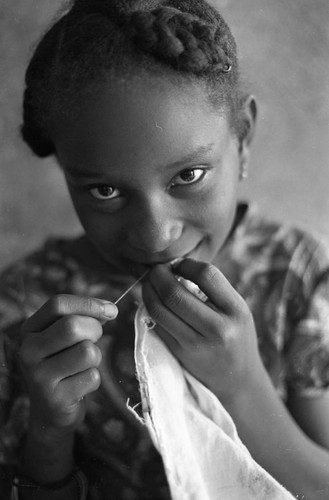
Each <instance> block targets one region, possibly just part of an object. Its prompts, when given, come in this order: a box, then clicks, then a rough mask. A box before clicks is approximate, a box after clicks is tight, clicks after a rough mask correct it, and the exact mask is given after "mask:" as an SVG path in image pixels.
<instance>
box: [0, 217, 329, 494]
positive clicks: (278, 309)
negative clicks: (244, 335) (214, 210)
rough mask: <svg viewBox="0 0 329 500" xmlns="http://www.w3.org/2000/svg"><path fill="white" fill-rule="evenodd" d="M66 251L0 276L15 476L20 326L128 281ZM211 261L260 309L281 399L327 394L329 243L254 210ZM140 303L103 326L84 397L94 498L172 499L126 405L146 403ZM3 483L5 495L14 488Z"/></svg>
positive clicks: (4, 385) (33, 258)
mask: <svg viewBox="0 0 329 500" xmlns="http://www.w3.org/2000/svg"><path fill="white" fill-rule="evenodd" d="M67 248H68V241H67V240H65V239H55V238H54V239H50V240H48V241H47V242H46V243H45V245H44V246H43V247H42V248H41V249H40V250H38V251H36V252H34V253H33V254H31V255H29V256H28V257H26V258H24V259H21V260H20V261H18V262H16V263H15V264H13V265H12V266H10V267H9V268H7V269H6V270H4V271H3V272H2V275H1V278H0V465H3V466H5V467H4V470H5V471H9V473H10V471H12V470H14V469H15V466H16V465H17V463H18V461H19V455H20V450H21V448H22V446H23V443H24V436H25V433H26V428H27V419H28V414H29V398H28V395H27V391H26V387H25V384H24V380H23V378H22V377H21V373H20V367H19V362H18V357H17V349H18V345H19V332H20V326H21V324H22V322H23V321H24V320H25V319H26V318H27V317H29V316H30V315H31V314H32V313H34V312H35V311H36V310H37V309H39V307H40V306H41V305H42V304H43V303H44V302H45V301H46V300H47V299H48V298H50V297H52V296H53V295H54V294H60V293H69V294H75V295H84V296H93V297H100V298H104V299H108V300H115V299H116V298H117V297H118V296H119V295H120V294H121V292H122V291H123V290H124V289H125V288H126V287H127V282H126V281H125V279H124V278H123V277H122V278H120V276H113V275H111V276H110V275H109V274H106V273H104V272H96V271H93V270H92V269H91V268H89V267H87V266H82V265H81V264H80V263H79V262H78V261H77V260H75V259H74V258H72V256H71V255H70V254H68V253H67ZM214 263H215V264H216V265H218V267H220V269H221V271H222V272H223V273H224V274H225V276H226V277H227V278H228V279H229V281H230V282H231V284H232V285H233V286H234V287H235V289H236V290H237V291H238V292H239V293H240V294H241V295H242V296H243V297H244V299H245V300H246V302H247V303H248V305H249V307H250V309H251V311H252V313H253V317H254V321H255V325H256V330H257V335H258V344H259V350H260V354H261V357H262V360H263V362H264V365H265V367H266V369H267V371H268V372H269V374H270V377H271V379H272V381H273V384H274V386H275V387H276V389H277V391H278V393H279V395H280V397H281V398H282V399H283V400H285V398H286V397H287V393H288V391H293V392H295V393H296V392H297V393H299V394H303V395H304V396H307V397H314V396H319V395H320V396H321V397H329V246H326V245H325V244H324V243H323V242H321V241H319V240H318V239H315V238H313V237H312V236H310V235H308V234H306V233H305V232H303V231H301V230H299V229H296V228H292V227H289V226H286V225H282V224H281V225H280V224H278V223H274V222H269V221H267V220H264V219H263V218H262V217H261V215H260V214H259V213H258V211H257V209H256V208H255V207H251V208H250V207H249V208H248V209H246V210H245V213H244V216H243V218H242V219H241V220H240V223H239V224H238V226H237V227H236V228H235V230H234V232H233V233H232V234H231V236H230V238H229V239H228V241H227V243H226V245H225V246H224V248H223V249H222V250H221V252H220V254H219V255H218V256H217V257H216V259H215V260H214ZM139 300H140V296H139V293H138V292H135V293H133V292H132V293H130V294H129V295H128V296H127V297H126V298H125V299H124V300H123V301H122V302H121V303H120V308H119V309H120V314H119V316H118V318H117V319H116V320H115V321H113V322H109V323H107V324H106V325H105V327H104V334H103V337H102V339H101V340H100V341H99V347H100V348H101V350H102V353H103V360H102V364H101V368H100V369H101V376H102V384H101V387H100V389H99V390H98V391H96V392H95V393H93V394H91V395H88V396H87V397H86V405H87V413H86V418H85V420H84V422H83V424H82V425H81V427H80V428H79V429H78V431H77V433H76V444H75V454H76V461H77V463H78V464H79V465H80V467H81V468H82V469H83V471H84V472H85V474H86V476H87V478H88V481H89V496H88V499H90V500H108V499H109V498H113V499H115V500H151V499H152V500H169V499H170V494H169V491H168V487H167V482H166V478H165V475H164V471H163V466H162V462H161V457H160V456H159V455H158V453H157V451H156V450H155V449H154V447H153V445H152V443H151V441H150V438H149V436H148V434H147V431H146V429H145V428H144V427H143V425H142V424H141V423H140V422H139V421H138V420H137V419H136V418H135V416H134V415H133V414H132V413H131V412H130V411H129V409H128V408H127V405H128V403H129V405H130V406H136V407H137V408H138V407H139V406H138V405H139V403H140V397H139V388H138V384H137V380H136V377H135V367H134V356H133V346H134V329H133V319H134V314H135V311H136V308H137V305H138V301H139ZM0 484H1V482H0ZM8 484H9V483H8ZM0 488H1V486H0ZM2 488H3V490H2V491H0V496H1V498H2V499H3V500H6V499H7V498H9V493H8V491H9V486H8V490H6V488H5V486H2Z"/></svg>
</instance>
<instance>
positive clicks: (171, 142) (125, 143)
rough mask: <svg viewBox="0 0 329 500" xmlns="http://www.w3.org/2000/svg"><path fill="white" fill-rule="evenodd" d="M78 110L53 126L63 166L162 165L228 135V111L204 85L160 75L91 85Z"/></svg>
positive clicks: (113, 80) (116, 79)
mask: <svg viewBox="0 0 329 500" xmlns="http://www.w3.org/2000/svg"><path fill="white" fill-rule="evenodd" d="M77 110H78V111H76V113H74V115H73V118H72V119H71V120H66V121H65V122H61V123H58V125H57V127H56V126H55V127H54V131H53V134H54V142H55V145H56V149H57V151H58V153H59V156H60V159H61V160H62V161H63V163H64V165H65V164H72V163H74V164H75V163H77V164H79V165H81V166H83V164H88V165H90V164H91V163H92V164H93V165H102V164H104V163H106V162H107V163H108V162H109V161H111V164H112V165H113V163H115V164H116V165H118V166H119V167H120V166H121V165H122V164H123V163H124V164H125V165H126V164H129V165H130V164H131V165H134V166H136V164H139V163H143V162H144V163H145V162H146V161H147V162H148V163H151V164H159V165H161V164H163V163H164V160H166V161H165V163H170V162H174V161H176V160H177V159H179V156H180V155H182V156H184V155H188V153H189V151H192V150H195V149H197V148H202V147H203V146H206V145H208V144H210V143H215V142H218V141H221V140H225V138H226V137H227V135H228V134H229V126H228V121H227V119H226V115H225V112H224V111H223V110H222V111H220V110H214V109H212V108H211V107H210V104H209V101H208V99H207V95H206V93H205V91H204V90H203V89H202V87H200V86H199V85H193V84H188V85H185V86H184V87H183V86H180V85H177V84H173V83H171V82H169V81H166V80H165V79H162V80H160V79H159V78H151V77H144V78H135V79H131V80H127V79H119V78H111V79H110V80H109V81H105V82H101V83H99V84H98V85H97V86H96V85H95V86H93V88H92V89H89V92H88V94H86V96H85V97H84V98H81V100H80V103H79V106H78V107H77Z"/></svg>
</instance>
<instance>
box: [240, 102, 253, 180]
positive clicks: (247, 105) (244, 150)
mask: <svg viewBox="0 0 329 500" xmlns="http://www.w3.org/2000/svg"><path fill="white" fill-rule="evenodd" d="M256 119H257V103H256V99H255V97H254V96H252V95H248V96H247V97H245V98H244V99H243V104H242V106H241V110H240V116H239V124H238V127H237V128H238V140H239V155H240V162H241V169H242V171H243V170H245V169H246V167H247V164H248V162H249V156H250V145H251V142H252V140H253V137H254V134H255V128H256Z"/></svg>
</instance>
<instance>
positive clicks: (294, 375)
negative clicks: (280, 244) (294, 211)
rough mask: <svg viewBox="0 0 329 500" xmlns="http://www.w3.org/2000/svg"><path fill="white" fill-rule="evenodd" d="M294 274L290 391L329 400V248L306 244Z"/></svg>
mask: <svg viewBox="0 0 329 500" xmlns="http://www.w3.org/2000/svg"><path fill="white" fill-rule="evenodd" d="M297 261H298V264H297V265H296V264H295V265H294V266H293V269H292V272H293V273H294V275H295V276H297V277H298V279H295V280H291V281H292V282H293V281H295V283H296V284H297V287H296V288H295V289H294V290H290V292H289V295H290V297H291V300H290V307H288V318H289V321H288V324H289V328H290V335H289V342H288V343H287V346H286V367H287V368H286V369H287V377H286V380H287V387H288V390H290V391H293V392H294V393H295V394H299V395H302V396H304V397H319V396H320V397H328V398H329V245H327V244H324V243H323V242H317V243H315V241H314V240H309V241H308V242H304V245H303V248H302V251H301V252H299V259H297Z"/></svg>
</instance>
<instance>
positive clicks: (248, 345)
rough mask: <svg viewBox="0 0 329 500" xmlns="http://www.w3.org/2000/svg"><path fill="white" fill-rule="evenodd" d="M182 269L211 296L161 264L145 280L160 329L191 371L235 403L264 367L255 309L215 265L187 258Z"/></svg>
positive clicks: (146, 299) (224, 400) (150, 307)
mask: <svg viewBox="0 0 329 500" xmlns="http://www.w3.org/2000/svg"><path fill="white" fill-rule="evenodd" d="M176 269H177V273H178V274H179V275H180V276H182V277H183V278H185V279H187V280H190V281H192V282H194V283H195V284H196V285H198V287H199V288H200V290H202V292H204V294H205V295H206V296H207V297H208V300H207V301H206V302H202V301H201V300H200V299H198V298H197V297H196V296H194V295H193V294H192V293H191V292H189V291H188V290H187V289H186V288H185V287H184V286H183V285H182V284H181V283H179V282H178V281H177V279H176V278H175V277H174V275H173V272H172V270H171V269H170V268H168V266H166V265H157V266H155V268H154V269H153V270H152V271H151V273H150V275H149V279H148V281H146V282H145V283H144V286H143V299H144V303H145V306H146V308H147V310H148V312H149V314H150V315H151V317H152V319H153V320H154V321H155V322H156V326H155V331H156V333H157V334H158V335H159V337H160V338H161V339H162V340H163V341H164V342H165V344H166V345H167V346H168V348H169V349H170V351H171V352H172V353H173V354H174V356H175V357H176V358H177V359H178V360H179V361H180V362H181V364H182V365H183V367H184V368H185V369H186V370H187V371H189V372H190V373H191V374H192V375H194V376H195V377H196V378H197V379H198V380H200V381H201V382H202V383H203V384H204V385H205V386H207V387H208V388H209V389H210V390H211V391H212V392H213V393H214V394H215V395H216V396H217V397H218V398H219V399H220V400H221V402H222V403H223V404H225V403H227V404H230V403H233V401H236V398H239V395H240V394H243V393H245V392H246V391H248V390H249V389H251V388H252V387H253V385H254V383H255V381H256V380H257V379H258V381H259V377H261V376H262V372H264V367H263V365H262V362H261V359H260V356H259V352H258V347H257V336H256V331H255V326H254V322H253V317H252V314H251V312H250V310H249V308H248V306H247V304H246V302H245V301H244V300H243V299H242V297H241V296H240V295H239V294H238V293H237V292H236V290H235V289H234V288H233V287H232V286H231V285H230V283H229V282H228V281H227V280H226V278H225V277H224V276H223V274H222V273H221V272H220V271H219V270H218V269H217V268H216V267H215V266H214V265H211V264H206V263H203V262H199V261H195V260H192V259H185V260H184V261H182V262H181V263H180V264H179V265H178V266H177V268H176ZM176 269H175V271H176Z"/></svg>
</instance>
